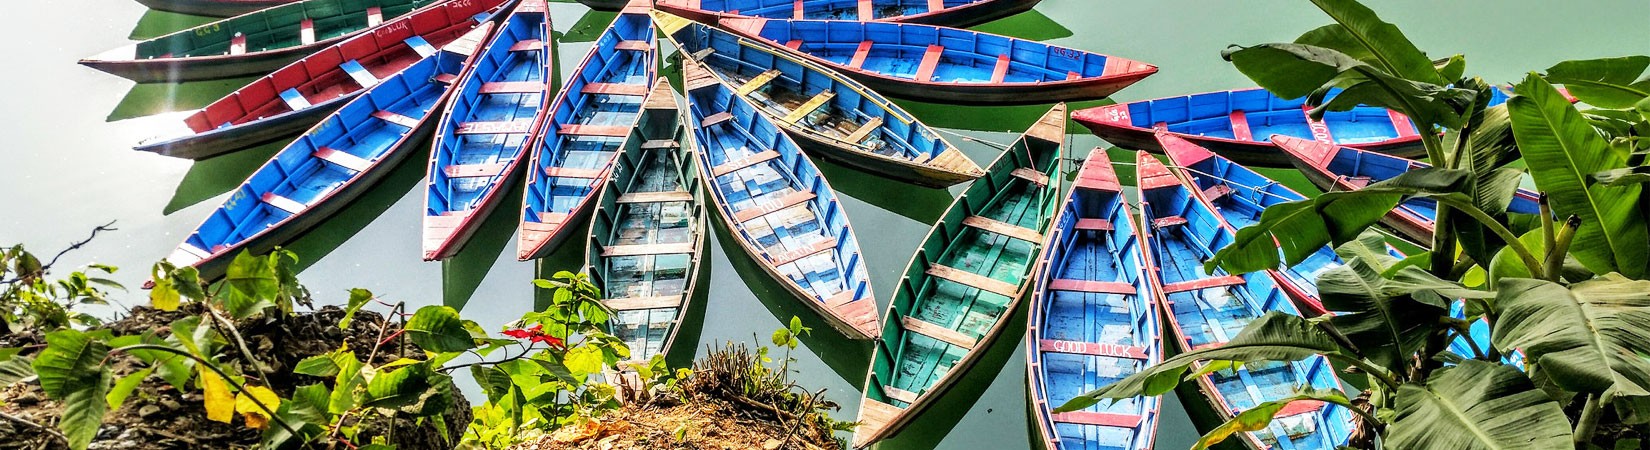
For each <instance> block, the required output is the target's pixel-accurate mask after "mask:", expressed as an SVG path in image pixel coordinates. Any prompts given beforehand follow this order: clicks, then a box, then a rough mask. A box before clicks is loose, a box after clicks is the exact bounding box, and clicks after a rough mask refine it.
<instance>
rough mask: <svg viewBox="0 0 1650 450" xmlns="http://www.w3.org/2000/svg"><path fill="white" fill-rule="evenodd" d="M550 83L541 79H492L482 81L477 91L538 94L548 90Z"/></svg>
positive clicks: (485, 92)
mask: <svg viewBox="0 0 1650 450" xmlns="http://www.w3.org/2000/svg"><path fill="white" fill-rule="evenodd" d="M549 87H550V85H548V84H544V82H543V81H494V82H491V83H482V84H481V89H480V90H478V92H480V93H483V94H538V93H542V92H544V91H546V90H548V89H549Z"/></svg>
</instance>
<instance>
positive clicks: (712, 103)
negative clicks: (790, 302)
mask: <svg viewBox="0 0 1650 450" xmlns="http://www.w3.org/2000/svg"><path fill="white" fill-rule="evenodd" d="M682 79H683V80H684V81H683V83H684V84H685V85H686V86H685V87H686V88H687V91H686V92H687V105H688V116H689V117H690V118H691V119H690V120H689V123H688V129H689V130H692V134H693V139H694V142H695V145H696V147H697V148H698V158H699V160H698V164H696V166H698V168H699V178H700V179H701V180H704V181H705V182H706V185H707V187H708V192H709V193H710V198H711V200H712V201H713V202H715V204H716V209H717V211H720V214H718V216H719V217H721V218H722V221H723V223H724V224H725V225H727V227H728V229H729V230H731V231H732V233H731V234H732V235H733V236H734V241H736V242H738V243H739V247H740V248H743V249H745V253H746V254H749V255H750V256H751V258H752V259H755V260H756V262H757V266H760V267H762V270H763V271H765V272H767V273H768V275H769V276H772V277H773V278H774V279H775V280H778V281H779V284H781V285H783V286H784V287H785V290H787V291H789V292H790V293H791V295H792V296H794V297H796V299H797V300H800V301H801V302H802V303H803V304H806V305H808V307H810V308H813V309H814V311H817V312H819V315H820V316H822V317H824V319H825V321H826V322H827V323H829V324H830V325H831V327H832V328H835V329H837V330H838V331H840V332H842V334H843V335H845V336H847V337H849V338H853V339H870V338H872V337H873V336H874V333H875V332H876V323H877V306H876V305H877V300H876V299H877V297H876V295H875V294H873V293H872V291H871V277H870V275H869V272H868V271H867V270H866V269H865V258H864V257H863V256H862V255H861V254H860V246H859V239H858V238H856V237H855V235H854V229H853V227H852V226H851V225H850V224H849V223H848V215H847V214H848V213H847V210H845V209H843V208H842V205H841V204H840V203H838V202H837V198H836V191H835V190H832V189H831V184H830V183H829V182H827V181H826V180H825V177H823V176H821V175H820V173H819V168H818V167H816V166H814V163H813V161H812V160H809V159H808V156H807V155H805V154H803V153H802V149H801V148H800V147H798V146H797V145H796V142H795V141H792V140H791V138H790V137H789V136H786V135H785V133H782V132H780V131H779V128H778V127H776V126H774V125H773V123H772V122H769V121H768V119H767V117H766V116H763V115H762V114H759V113H757V112H756V107H755V106H752V105H751V104H750V103H749V102H746V101H745V99H744V98H741V97H739V96H737V95H734V91H733V88H731V87H728V86H726V85H724V84H722V83H720V82H718V81H717V80H716V77H715V75H711V74H710V72H709V71H707V70H706V69H705V68H704V67H703V66H701V65H699V64H698V63H695V62H693V61H691V60H684V61H683V64H682Z"/></svg>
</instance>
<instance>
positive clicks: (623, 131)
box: [556, 125, 630, 138]
mask: <svg viewBox="0 0 1650 450" xmlns="http://www.w3.org/2000/svg"><path fill="white" fill-rule="evenodd" d="M556 134H560V135H566V136H607V137H616V138H622V137H626V136H630V127H627V126H621V125H562V126H561V128H560V129H558V130H556Z"/></svg>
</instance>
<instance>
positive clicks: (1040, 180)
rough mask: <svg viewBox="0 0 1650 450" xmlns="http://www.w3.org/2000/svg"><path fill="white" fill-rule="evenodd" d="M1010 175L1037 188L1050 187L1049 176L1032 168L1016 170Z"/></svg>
mask: <svg viewBox="0 0 1650 450" xmlns="http://www.w3.org/2000/svg"><path fill="white" fill-rule="evenodd" d="M1008 174H1009V175H1013V176H1014V178H1019V179H1022V180H1026V181H1030V182H1031V184H1035V185H1037V186H1048V175H1047V174H1044V173H1042V172H1038V171H1037V170H1036V169H1032V168H1030V167H1021V168H1018V169H1014V170H1013V171H1012V172H1009V173H1008Z"/></svg>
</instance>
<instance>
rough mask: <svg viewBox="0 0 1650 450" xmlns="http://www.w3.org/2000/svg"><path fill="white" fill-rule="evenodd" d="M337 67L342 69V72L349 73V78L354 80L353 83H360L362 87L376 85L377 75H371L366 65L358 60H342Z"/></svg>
mask: <svg viewBox="0 0 1650 450" xmlns="http://www.w3.org/2000/svg"><path fill="white" fill-rule="evenodd" d="M338 67H339V68H340V69H343V70H344V73H346V74H349V77H350V79H351V80H355V84H359V85H361V88H362V89H366V88H370V87H373V86H377V85H378V76H377V75H373V74H372V72H371V71H368V70H367V68H366V67H364V66H362V65H361V62H360V61H356V60H353V59H352V60H349V61H344V63H343V64H339V65H338Z"/></svg>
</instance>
